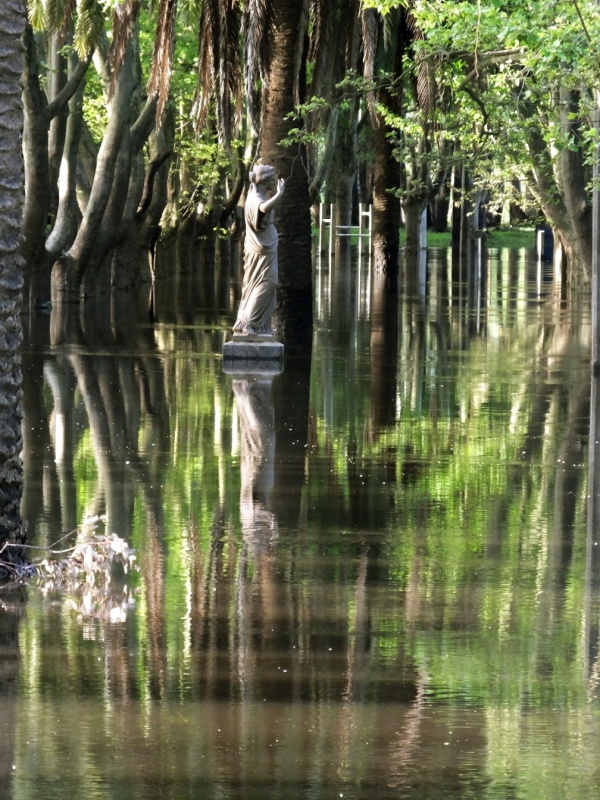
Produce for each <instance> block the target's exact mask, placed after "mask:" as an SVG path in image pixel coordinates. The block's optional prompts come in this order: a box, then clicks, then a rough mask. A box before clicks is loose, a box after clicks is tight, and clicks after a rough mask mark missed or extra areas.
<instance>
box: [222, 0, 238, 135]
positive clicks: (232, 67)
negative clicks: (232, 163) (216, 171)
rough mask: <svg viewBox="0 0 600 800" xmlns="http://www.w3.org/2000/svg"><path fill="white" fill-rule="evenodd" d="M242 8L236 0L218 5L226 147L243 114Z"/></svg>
mask: <svg viewBox="0 0 600 800" xmlns="http://www.w3.org/2000/svg"><path fill="white" fill-rule="evenodd" d="M241 27H242V17H241V9H240V6H239V3H238V2H237V0H225V3H224V7H222V8H221V31H220V34H221V35H220V42H219V70H218V72H217V75H218V87H219V113H218V117H217V123H218V130H219V135H220V137H221V139H222V141H223V143H224V144H225V145H227V146H229V143H230V142H231V139H232V132H233V128H234V127H239V125H240V123H241V116H242V69H241V62H240V50H239V42H240V32H241Z"/></svg>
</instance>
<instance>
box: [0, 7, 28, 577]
mask: <svg viewBox="0 0 600 800" xmlns="http://www.w3.org/2000/svg"><path fill="white" fill-rule="evenodd" d="M24 28H25V7H24V3H23V2H22V0H2V3H1V4H0V74H1V75H2V82H1V84H0V289H1V292H0V295H1V299H0V397H2V403H1V404H0V452H1V453H2V459H1V462H0V546H1V545H3V544H4V543H6V542H13V543H18V542H22V541H24V525H23V522H22V519H21V515H20V502H21V495H22V489H23V465H22V462H21V458H20V452H21V449H22V435H21V416H22V412H21V369H20V358H19V356H18V355H17V353H18V349H19V345H20V343H21V323H20V319H19V304H20V297H21V288H22V282H23V278H22V268H23V259H22V256H21V254H20V252H19V234H20V226H21V214H22V197H21V195H22V191H23V157H22V150H21V133H22V129H23V111H22V106H21V74H22V70H23V48H22V45H21V36H22V34H23V31H24ZM21 555H22V554H21V553H20V552H19V551H18V549H17V548H10V549H9V550H5V551H4V552H3V553H2V556H1V558H2V560H4V561H14V562H16V561H18V560H19V559H20V557H21Z"/></svg>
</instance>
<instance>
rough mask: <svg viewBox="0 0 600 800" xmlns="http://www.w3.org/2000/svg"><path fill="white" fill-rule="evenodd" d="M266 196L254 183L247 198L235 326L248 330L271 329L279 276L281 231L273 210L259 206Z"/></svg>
mask: <svg viewBox="0 0 600 800" xmlns="http://www.w3.org/2000/svg"><path fill="white" fill-rule="evenodd" d="M263 202H264V197H261V196H260V195H259V194H258V192H257V191H256V189H255V187H254V186H253V185H252V186H251V187H250V190H249V192H248V196H247V198H246V208H245V212H244V214H245V218H246V242H245V245H244V285H243V287H242V300H241V303H240V308H239V311H238V317H237V321H236V323H235V325H234V326H233V330H234V331H236V332H241V333H247V334H250V335H252V334H260V333H271V332H272V331H271V317H272V316H273V311H274V310H275V302H276V289H277V282H278V280H279V269H278V264H277V242H278V239H279V237H278V235H277V229H276V228H275V225H274V222H273V218H274V212H273V211H272V210H271V211H268V212H267V213H266V214H263V212H262V211H261V210H260V205H261V203H263Z"/></svg>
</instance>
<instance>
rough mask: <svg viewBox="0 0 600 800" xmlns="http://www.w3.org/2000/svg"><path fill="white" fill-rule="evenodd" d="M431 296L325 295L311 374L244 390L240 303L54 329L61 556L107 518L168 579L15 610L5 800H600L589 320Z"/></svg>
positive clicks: (47, 446) (37, 346)
mask: <svg viewBox="0 0 600 800" xmlns="http://www.w3.org/2000/svg"><path fill="white" fill-rule="evenodd" d="M423 270H424V271H419V272H418V273H416V274H415V275H414V276H412V279H410V280H409V279H408V278H406V279H405V280H403V281H402V285H401V286H400V288H399V292H398V295H397V296H396V295H394V293H393V292H390V291H389V290H386V287H385V285H384V283H383V281H382V279H381V277H380V276H377V275H375V274H372V273H371V272H370V270H369V269H368V265H366V264H365V262H364V260H363V261H361V262H360V263H357V262H356V259H354V260H353V261H352V262H351V263H350V262H348V261H345V260H342V259H338V262H337V264H336V265H335V266H331V267H330V265H329V264H323V265H319V266H318V268H317V269H316V274H315V291H316V301H315V314H316V322H315V336H314V347H313V351H312V358H310V359H306V358H299V357H288V358H286V361H285V366H284V370H283V372H282V373H281V374H261V375H256V374H251V373H249V372H246V373H244V372H241V373H236V374H230V373H229V372H228V371H226V370H224V368H223V367H224V365H223V362H222V359H221V348H222V345H223V342H224V338H225V336H226V333H227V329H228V327H229V326H230V324H231V320H232V317H233V311H232V308H231V307H232V306H235V305H236V302H237V299H236V295H235V293H231V292H230V291H229V289H228V288H227V283H225V284H224V285H225V289H226V291H225V292H221V291H220V289H219V286H212V287H210V285H209V286H208V288H207V287H206V286H205V287H204V288H203V289H202V290H200V289H197V290H196V288H197V287H196V288H194V287H192V283H191V278H190V279H189V280H188V283H187V285H183V280H182V281H181V284H182V285H180V286H179V287H178V292H177V294H178V296H179V298H180V302H179V306H178V308H177V309H173V307H172V304H171V305H168V304H167V302H166V300H164V299H163V297H166V295H167V292H166V290H165V291H163V290H162V288H161V287H159V292H158V296H157V302H156V314H155V320H154V321H153V322H152V323H151V322H150V321H142V322H139V323H136V322H135V321H134V316H135V315H133V314H131V313H128V312H127V311H126V312H124V313H123V312H118V311H117V312H115V314H114V315H113V320H112V324H110V325H108V324H104V325H96V324H94V323H93V322H91V321H90V320H89V319H85V324H84V325H83V327H82V325H81V324H80V323H79V321H78V320H65V319H64V315H63V316H62V317H59V316H58V314H57V312H56V310H54V311H53V312H52V316H43V315H42V316H39V317H35V318H32V319H31V320H26V321H25V326H26V342H25V345H24V348H23V370H24V393H25V413H26V416H25V422H24V431H25V449H24V461H25V469H26V487H25V494H24V498H23V511H24V516H25V517H26V518H27V519H28V520H29V524H30V528H31V535H32V542H33V544H35V545H37V546H40V547H44V546H45V547H47V546H49V545H52V544H53V543H55V542H57V541H58V540H59V539H60V538H61V537H62V536H63V535H64V534H65V533H67V532H69V531H73V530H75V528H76V527H77V526H78V525H79V524H80V523H81V522H82V521H83V520H84V518H86V517H87V516H88V515H95V514H102V515H106V518H107V521H106V528H107V529H108V531H109V532H110V531H114V532H116V533H118V534H119V535H120V536H122V537H124V538H125V539H126V540H127V541H128V542H129V543H130V545H131V546H132V547H134V548H135V550H136V553H137V558H138V564H139V571H138V572H137V573H134V574H132V575H127V576H116V578H115V582H114V584H113V587H112V591H111V592H109V593H103V592H100V591H97V590H95V589H94V587H90V586H84V587H82V588H81V590H79V591H74V590H73V591H69V592H64V591H63V592H59V591H52V590H49V589H48V587H47V586H43V585H41V584H40V585H37V584H30V585H28V586H27V587H26V588H18V589H14V588H13V589H11V590H5V591H4V592H2V594H1V595H0V734H1V735H0V785H1V786H2V787H3V795H2V796H6V797H8V798H10V800H33V799H35V800H40V798H42V799H43V800H55V798H56V799H58V798H61V800H63V798H65V797H80V798H86V800H96V798H98V799H101V800H121V799H122V798H127V799H129V798H131V799H133V800H137V799H138V798H139V800H152V798H169V799H170V800H171V799H172V800H181V799H182V798H200V797H202V798H215V800H216V799H217V798H219V800H221V799H223V800H228V799H229V798H232V799H234V798H235V799H237V798H244V799H246V798H247V799H248V800H250V799H251V798H252V799H254V798H257V799H258V798H262V799H263V800H269V799H271V798H272V799H273V800H275V798H277V800H280V799H281V798H284V799H286V798H311V799H312V798H315V799H317V798H327V799H329V798H346V799H355V798H366V797H369V798H370V797H377V798H383V799H384V800H385V799H386V798H402V799H410V800H417V798H418V800H446V799H447V798H486V799H487V798H490V800H491V799H492V798H498V799H499V798H502V799H503V800H504V799H506V798H519V800H540V798H544V800H558V799H559V798H570V799H572V798H577V797H581V798H585V797H592V796H596V795H597V794H598V792H600V766H599V762H598V758H597V752H598V745H599V743H600V698H599V696H598V691H599V689H598V684H599V681H600V661H599V651H598V631H599V628H598V620H599V611H600V604H599V592H598V579H597V576H598V563H597V558H596V553H597V550H596V549H595V548H596V545H597V542H596V541H595V537H596V533H597V530H596V520H595V516H596V512H595V507H594V504H590V503H589V502H588V493H589V490H588V485H591V486H592V493H593V494H594V496H595V489H594V487H595V485H596V484H595V483H594V478H593V475H594V471H595V470H596V469H597V467H595V464H596V463H597V460H596V459H595V450H596V449H597V448H596V447H592V448H591V449H590V448H588V434H589V430H590V416H592V418H594V415H590V394H591V387H590V377H589V347H590V328H589V322H590V321H589V313H588V306H589V303H588V301H587V300H586V299H585V298H581V299H580V300H578V299H577V298H576V299H575V300H574V301H573V303H569V304H568V305H567V304H566V303H565V301H564V298H563V293H562V290H561V287H560V286H557V285H556V284H555V283H554V282H553V280H552V276H551V274H549V272H548V269H547V268H542V267H539V266H538V264H537V263H536V262H535V261H534V260H533V259H532V255H531V253H530V252H529V251H526V250H520V251H517V250H513V251H509V250H502V251H501V250H490V251H488V252H487V253H485V254H484V259H483V263H482V265H481V268H478V269H476V270H467V269H466V268H465V267H460V265H456V264H453V262H452V258H451V255H450V253H447V252H446V251H443V250H440V251H435V250H432V251H430V252H429V254H428V262H427V265H426V268H425V267H424V268H423ZM425 278H426V280H425ZM190 287H192V288H194V290H192V289H191V288H190ZM221 288H222V287H221ZM186 298H187V302H184V301H185V300H186ZM215 298H216V300H217V301H218V302H217V304H215V302H214V300H215ZM215 309H216V310H215ZM593 407H594V408H595V402H594V403H593ZM595 438H596V435H595V434H594V435H593V437H592V439H593V443H594V442H595ZM599 438H600V437H599ZM599 460H600V459H599ZM590 472H591V473H592V478H591V483H590V484H588V482H589V481H590ZM72 539H73V537H71V538H70V539H69V538H67V539H65V540H63V541H62V542H61V544H60V545H58V546H57V547H58V548H60V547H62V546H66V545H67V544H69V543H70V542H72ZM32 552H34V551H32ZM43 555H44V553H43V551H35V552H34V556H33V557H36V558H37V557H42V556H43Z"/></svg>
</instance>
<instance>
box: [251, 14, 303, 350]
mask: <svg viewBox="0 0 600 800" xmlns="http://www.w3.org/2000/svg"><path fill="white" fill-rule="evenodd" d="M304 12H305V3H304V0H274V2H273V5H272V20H273V22H272V30H271V40H272V51H271V64H270V68H269V74H268V79H267V86H266V89H265V93H264V97H263V116H262V119H263V130H262V142H261V148H260V154H261V158H262V161H263V163H266V164H273V166H274V167H275V168H276V169H277V172H278V173H279V175H280V176H281V177H282V178H285V179H286V192H285V198H284V200H283V202H282V203H281V205H280V206H279V209H278V213H277V219H276V224H277V229H278V231H279V287H278V290H277V308H276V311H275V315H274V320H273V321H274V324H275V327H276V330H277V332H278V334H279V335H280V336H281V337H282V338H283V340H284V341H285V342H286V343H288V344H290V345H292V344H296V345H298V346H302V345H305V344H307V343H310V341H311V339H312V325H313V308H312V300H313V298H312V258H311V231H310V201H309V194H308V175H307V172H306V169H305V166H304V163H305V148H304V147H303V146H301V145H298V146H293V147H283V146H282V145H281V144H280V141H281V140H282V139H283V138H284V137H285V136H287V135H288V133H289V131H290V129H291V128H292V127H297V123H296V122H294V121H292V120H290V119H288V115H289V114H290V113H291V112H292V111H293V110H294V88H295V86H296V82H297V80H298V73H297V69H298V67H299V65H300V64H302V68H303V65H304V56H303V55H302V57H301V58H300V59H298V54H299V53H300V52H301V48H303V46H304V40H305V32H306V19H305V16H304Z"/></svg>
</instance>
